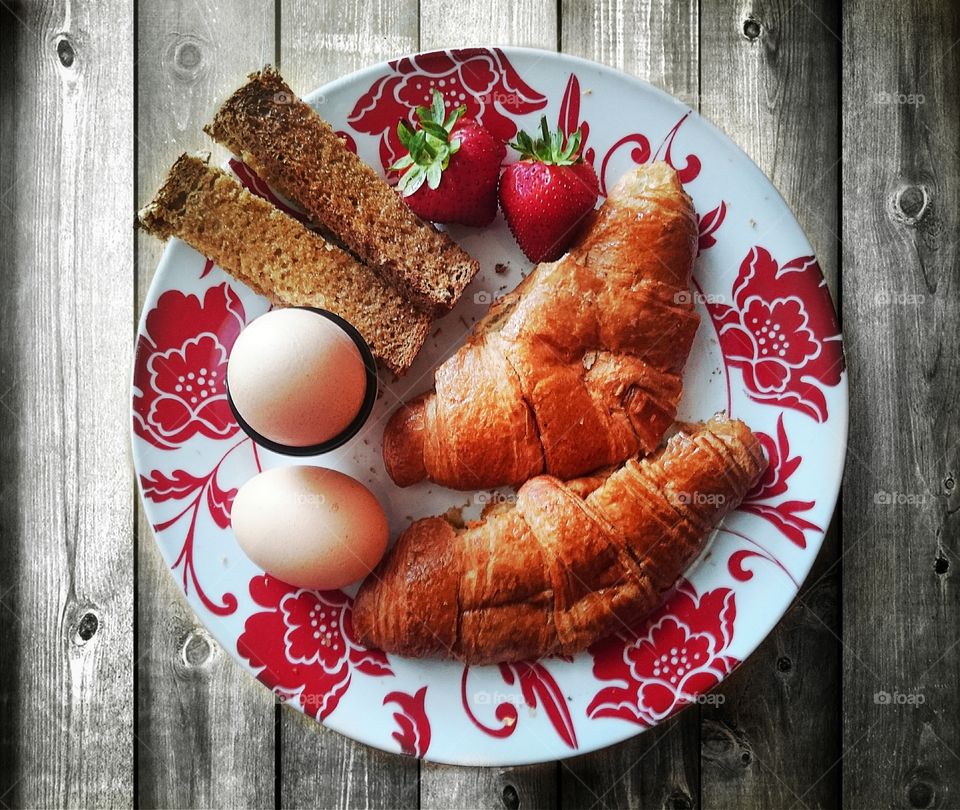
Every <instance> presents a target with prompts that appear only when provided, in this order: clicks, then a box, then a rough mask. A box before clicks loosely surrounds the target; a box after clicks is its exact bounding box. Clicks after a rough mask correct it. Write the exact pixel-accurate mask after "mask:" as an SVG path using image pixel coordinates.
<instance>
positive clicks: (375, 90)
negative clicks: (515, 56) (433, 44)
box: [349, 48, 547, 170]
mask: <svg viewBox="0 0 960 810" xmlns="http://www.w3.org/2000/svg"><path fill="white" fill-rule="evenodd" d="M390 70H391V73H390V74H389V75H387V76H382V77H381V78H379V79H377V80H376V81H375V82H374V83H373V84H372V85H371V86H370V89H369V90H367V92H366V93H364V94H363V96H361V97H360V99H359V100H358V101H357V103H356V105H355V106H354V108H353V112H351V113H350V118H349V122H350V125H351V126H352V127H353V128H354V129H355V130H356V131H357V132H363V133H366V134H368V135H376V136H379V137H380V162H381V163H382V164H383V168H384V170H386V168H387V167H388V166H390V165H391V164H392V163H393V162H394V161H396V160H397V158H398V157H399V156H400V154H402V150H403V148H402V146H401V144H400V140H399V138H398V137H397V121H399V120H400V119H406V120H407V121H409V122H410V123H411V124H413V123H414V122H413V110H414V108H415V107H416V106H417V105H424V104H426V105H429V104H430V99H431V93H432V92H433V90H435V89H436V90H438V91H440V93H442V94H443V97H444V101H445V103H446V105H447V107H448V108H453V107H457V106H459V105H460V104H465V105H466V107H467V115H468V116H470V117H471V118H475V119H476V120H477V121H479V122H480V123H481V124H483V126H484V127H486V128H487V129H488V130H489V131H490V133H491V134H492V135H493V136H494V137H495V138H499V139H500V140H503V141H508V140H510V139H511V138H512V137H513V136H514V135H516V134H517V125H516V123H515V122H514V120H513V118H514V117H516V116H520V115H526V114H527V113H531V112H535V111H536V110H540V109H543V107H545V106H546V103H547V100H546V98H545V97H544V96H543V95H542V94H540V93H538V92H537V91H536V90H534V89H533V88H532V87H530V86H529V85H527V84H526V83H525V82H524V81H523V80H522V79H521V78H520V76H519V74H518V73H517V72H516V71H515V70H514V69H513V66H512V65H511V64H510V60H509V59H507V57H506V56H505V55H504V53H503V51H501V50H500V49H499V48H494V49H486V48H467V49H462V50H451V51H434V52H432V53H424V54H419V55H417V56H411V57H404V58H403V59H398V60H396V61H393V62H391V63H390ZM511 116H512V117H511Z"/></svg>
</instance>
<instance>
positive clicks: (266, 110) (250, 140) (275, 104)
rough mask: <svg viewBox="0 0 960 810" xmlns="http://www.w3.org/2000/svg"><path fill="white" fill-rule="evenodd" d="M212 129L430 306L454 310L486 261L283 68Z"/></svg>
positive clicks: (237, 96) (225, 111) (262, 74)
mask: <svg viewBox="0 0 960 810" xmlns="http://www.w3.org/2000/svg"><path fill="white" fill-rule="evenodd" d="M205 129H206V132H207V133H209V134H210V136H211V137H213V138H214V140H216V141H219V142H220V143H222V144H223V145H224V146H226V147H227V148H228V149H229V150H230V151H231V152H233V153H234V154H235V155H236V156H237V157H239V158H240V159H241V160H242V161H243V162H244V163H246V164H247V165H248V166H250V167H251V168H252V169H253V170H254V171H255V172H257V174H259V175H260V176H261V177H262V178H263V179H264V180H265V181H267V182H268V183H270V185H272V186H273V187H274V188H276V189H277V190H278V191H279V192H280V193H281V194H284V195H285V196H287V197H289V198H290V199H291V200H294V201H295V202H297V203H298V204H299V205H300V206H301V207H302V208H304V209H305V210H306V212H307V213H308V214H309V215H310V217H311V218H312V219H313V220H314V221H315V222H316V223H317V224H318V225H320V226H322V227H324V228H326V229H327V230H329V231H330V232H331V233H333V234H335V235H336V236H337V238H338V239H339V240H340V241H342V242H343V244H344V245H345V246H346V247H347V248H348V249H349V250H350V251H352V252H353V253H355V254H356V255H357V256H359V257H360V259H361V260H362V261H364V262H366V263H367V264H368V265H370V266H371V267H374V268H377V269H378V270H379V271H380V272H381V273H383V274H384V276H385V277H386V278H388V279H389V280H390V281H391V283H392V284H393V285H394V286H395V287H396V288H397V289H398V290H400V291H401V292H402V293H403V294H404V295H405V296H406V297H407V298H408V299H410V300H411V301H413V302H414V303H417V304H419V305H420V306H421V307H424V308H426V309H431V310H433V309H440V310H444V309H449V308H450V307H452V306H453V305H454V303H456V301H457V299H458V298H459V297H460V294H461V293H462V292H463V288H464V287H466V286H467V284H468V283H469V282H470V280H471V279H472V278H473V277H474V275H476V273H477V270H478V269H479V264H478V263H477V261H476V260H475V259H473V258H471V257H470V256H469V255H468V254H467V253H465V252H464V251H463V250H462V249H461V248H460V247H459V246H458V245H457V244H456V243H455V242H453V240H451V239H450V238H449V237H448V236H447V235H446V234H443V233H440V232H439V231H437V230H436V229H435V228H434V227H433V226H432V225H430V224H429V223H426V222H424V221H422V220H421V219H420V218H419V217H417V215H416V214H414V213H413V211H411V210H410V208H409V207H408V206H407V205H405V204H404V202H403V200H401V199H400V196H399V195H398V194H397V192H396V191H394V190H393V189H392V188H390V186H389V185H387V183H386V181H385V180H384V179H383V178H382V177H380V176H379V175H378V174H377V173H376V172H375V171H374V170H373V169H371V168H370V167H369V166H367V165H366V164H365V163H364V162H363V161H362V160H361V159H360V158H359V157H357V156H356V155H355V154H353V152H351V151H349V150H348V149H347V148H346V147H345V146H344V144H343V141H341V139H340V138H339V137H338V136H337V134H336V133H335V132H334V131H333V129H332V128H331V127H330V125H329V124H328V123H327V122H326V121H324V120H323V119H322V118H320V116H319V115H317V113H316V112H314V111H313V109H312V108H311V107H310V106H309V105H308V104H306V103H305V102H303V101H302V100H301V99H299V98H298V97H297V96H296V95H295V94H294V93H293V91H292V90H291V89H290V87H289V86H288V85H287V83H286V82H285V81H284V80H283V78H282V77H281V76H280V74H279V73H278V72H277V71H276V70H274V69H273V68H270V67H266V68H264V69H263V70H261V71H259V72H258V73H254V74H252V75H251V76H250V77H249V81H248V82H247V83H246V84H245V85H243V86H242V87H241V88H240V89H239V90H237V91H236V92H235V93H234V94H233V95H232V96H231V97H230V98H229V99H227V101H225V102H224V104H223V106H222V107H221V108H220V110H219V111H218V112H217V114H216V116H215V117H214V119H213V122H212V123H211V124H209V125H208V126H207V127H206V128H205Z"/></svg>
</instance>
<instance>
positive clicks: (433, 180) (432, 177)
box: [427, 163, 441, 189]
mask: <svg viewBox="0 0 960 810" xmlns="http://www.w3.org/2000/svg"><path fill="white" fill-rule="evenodd" d="M440 171H441V169H440V164H439V163H431V164H430V165H429V166H427V185H428V186H429V187H430V188H432V189H436V188H437V187H438V186H439V185H440Z"/></svg>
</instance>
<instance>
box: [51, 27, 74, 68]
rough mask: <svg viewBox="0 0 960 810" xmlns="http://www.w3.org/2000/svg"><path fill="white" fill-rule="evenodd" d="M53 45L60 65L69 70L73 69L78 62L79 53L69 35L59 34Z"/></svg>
mask: <svg viewBox="0 0 960 810" xmlns="http://www.w3.org/2000/svg"><path fill="white" fill-rule="evenodd" d="M53 44H54V49H55V50H56V53H57V61H58V62H60V65H61V66H62V67H65V68H67V69H68V70H70V69H72V68H73V66H74V63H75V62H76V61H77V52H76V50H75V48H74V46H73V42H72V40H71V39H70V37H69V36H68V35H67V34H59V35H58V36H56V37H54V40H53Z"/></svg>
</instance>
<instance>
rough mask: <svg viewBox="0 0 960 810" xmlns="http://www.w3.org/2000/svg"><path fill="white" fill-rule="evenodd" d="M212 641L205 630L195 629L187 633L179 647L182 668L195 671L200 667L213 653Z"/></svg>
mask: <svg viewBox="0 0 960 810" xmlns="http://www.w3.org/2000/svg"><path fill="white" fill-rule="evenodd" d="M213 644H214V642H213V639H211V638H210V636H209V634H208V633H207V631H206V630H203V629H202V628H199V627H197V628H195V629H193V630H191V631H190V632H189V633H187V635H186V638H184V640H183V644H182V645H181V647H180V659H181V660H182V661H183V664H184V666H186V667H189V668H192V669H196V668H198V667H202V666H203V665H204V664H205V663H207V661H209V660H210V656H211V654H212V653H213Z"/></svg>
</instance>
